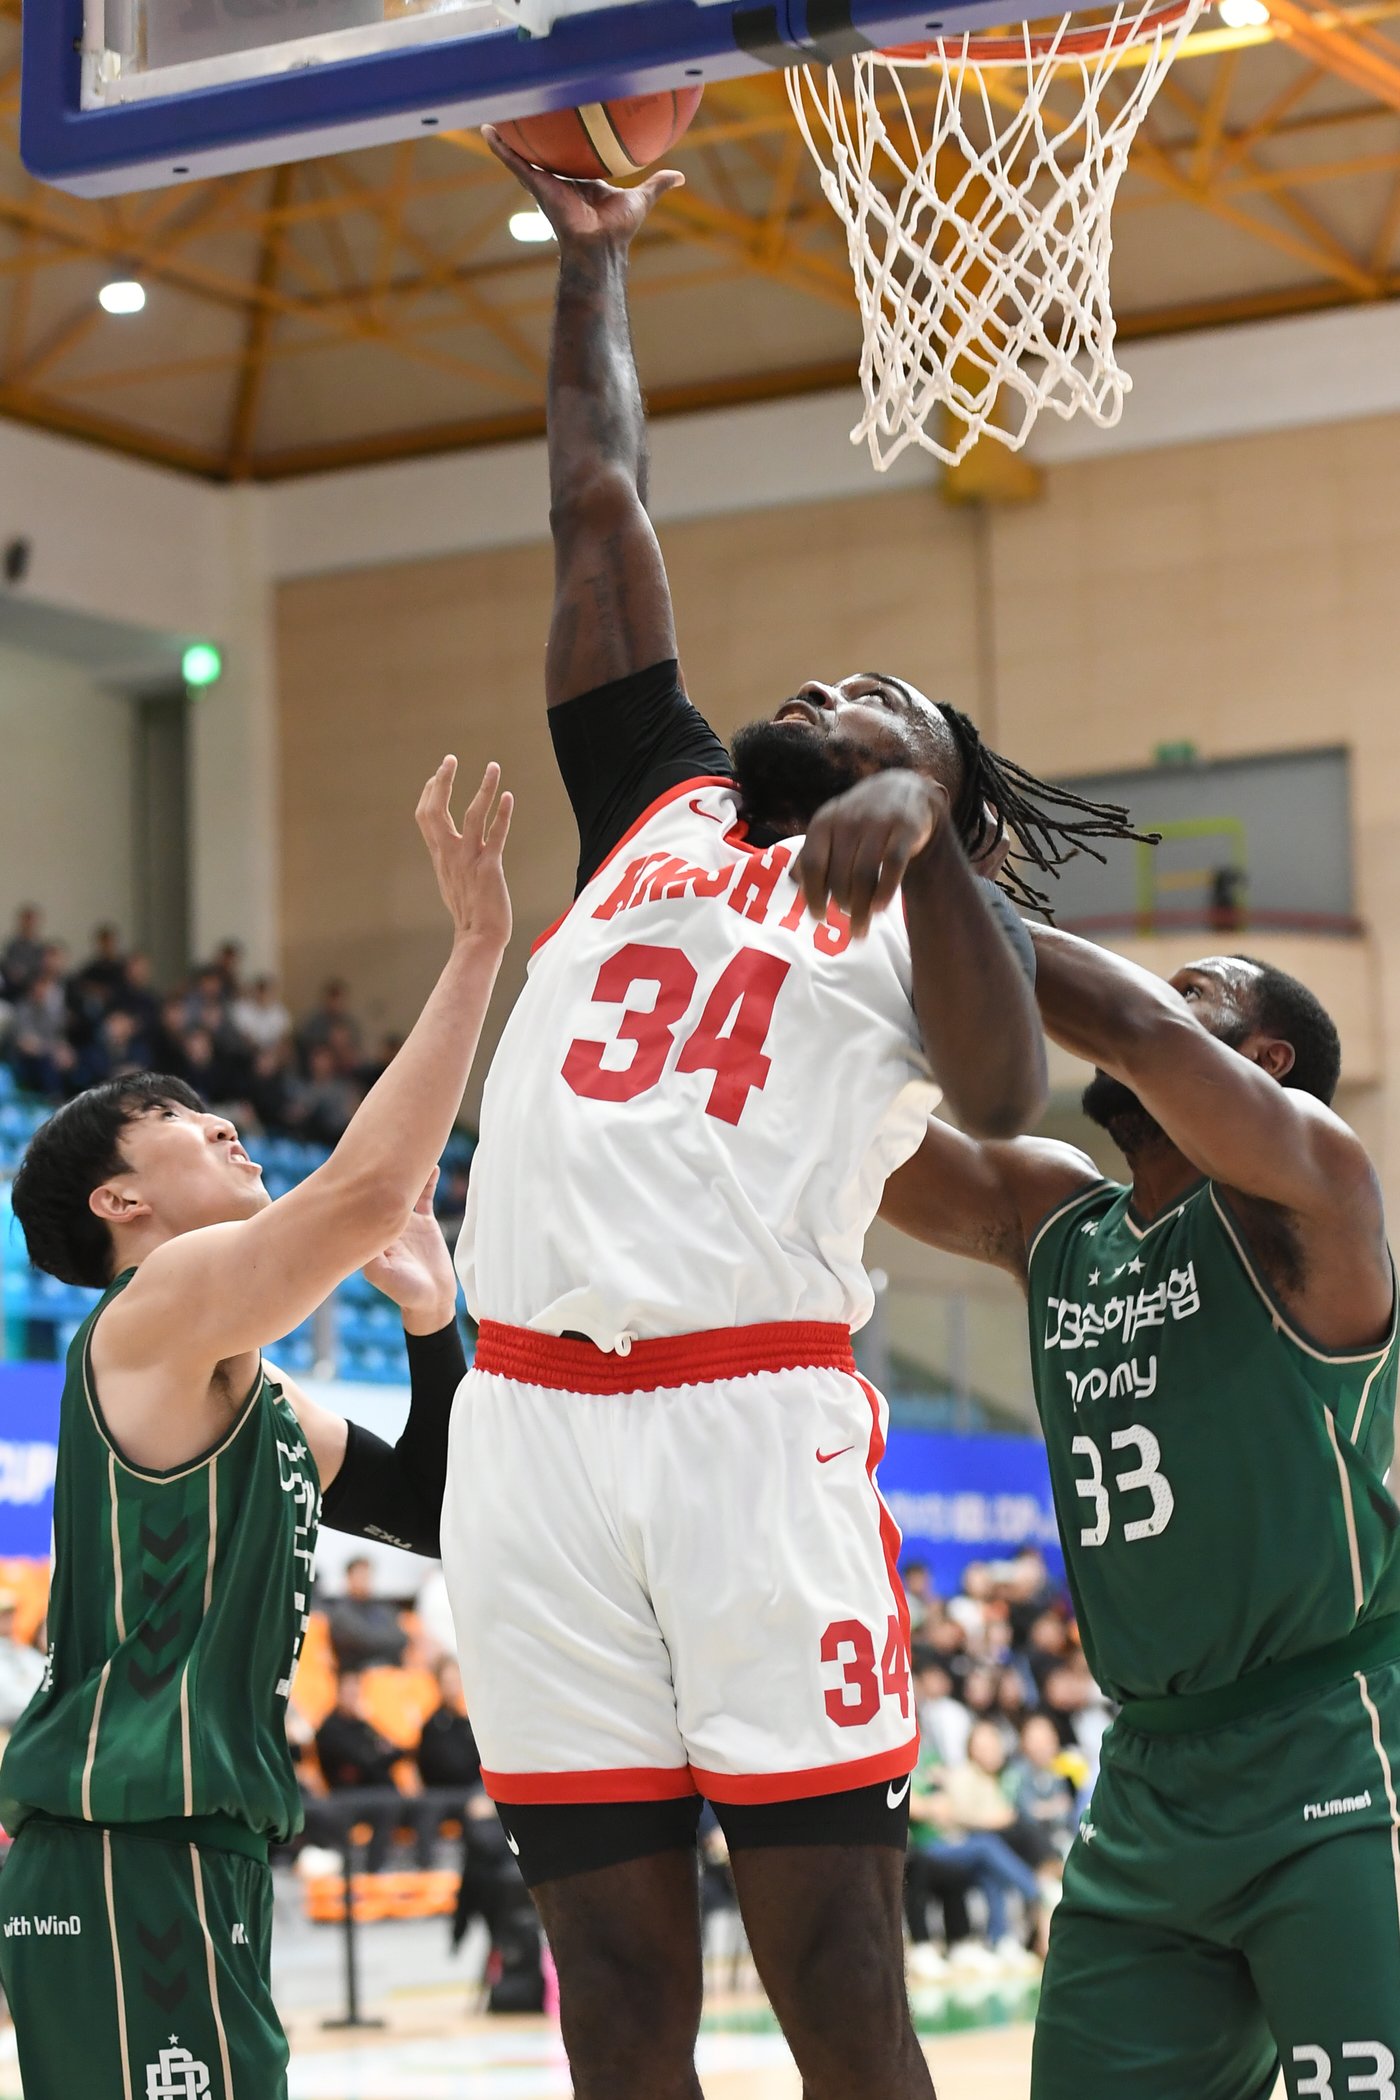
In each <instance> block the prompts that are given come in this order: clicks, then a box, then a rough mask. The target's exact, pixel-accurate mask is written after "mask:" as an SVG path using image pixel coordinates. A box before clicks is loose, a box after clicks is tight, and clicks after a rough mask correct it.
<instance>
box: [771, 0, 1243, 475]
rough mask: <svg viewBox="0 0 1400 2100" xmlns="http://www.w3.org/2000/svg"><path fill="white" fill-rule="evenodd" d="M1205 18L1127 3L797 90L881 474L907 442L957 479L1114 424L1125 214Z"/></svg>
mask: <svg viewBox="0 0 1400 2100" xmlns="http://www.w3.org/2000/svg"><path fill="white" fill-rule="evenodd" d="M1203 5H1204V0H1167V4H1165V5H1163V4H1161V0H1119V5H1118V6H1117V7H1115V8H1114V10H1113V12H1112V14H1111V15H1109V16H1108V17H1106V18H1105V19H1103V20H1101V21H1099V22H1096V23H1090V24H1087V25H1086V24H1083V23H1080V24H1079V25H1078V26H1076V22H1075V19H1074V18H1073V17H1072V16H1068V15H1067V16H1066V17H1065V18H1064V19H1063V20H1062V21H1060V22H1059V23H1057V24H1054V25H1052V26H1049V27H1047V28H1045V29H1042V30H1033V29H1032V28H1031V26H1030V25H1029V24H1028V23H1027V24H1024V25H1023V26H1022V27H1021V28H1020V29H1019V30H1017V31H1013V32H1010V33H1008V34H1004V35H995V36H973V35H967V36H962V37H958V38H954V39H950V40H949V41H947V42H943V41H938V42H935V43H930V44H912V45H906V46H903V47H901V48H899V49H897V50H892V51H883V52H875V53H868V54H865V55H862V56H861V57H859V58H857V59H856V60H855V64H854V75H853V76H852V75H851V74H850V73H849V72H846V73H843V72H841V71H838V70H837V69H836V68H831V69H826V68H820V67H815V66H807V67H803V68H801V69H799V70H796V71H794V72H792V73H790V74H789V75H788V93H789V95H790V97H791V99H792V105H793V109H794V111H795V112H796V115H797V120H798V123H799V124H800V126H801V128H802V133H803V136H804V137H805V139H806V141H807V144H808V146H809V147H810V148H811V151H812V154H813V157H814V159H815V160H816V162H817V165H818V167H819V168H820V169H821V174H822V189H823V190H824V192H825V194H826V196H827V198H828V200H829V201H830V203H831V205H832V207H833V208H834V210H835V211H836V214H837V216H838V217H839V218H840V220H841V221H842V224H843V225H844V226H845V228H846V234H847V242H848V246H849V249H850V256H851V262H852V265H853V267H854V270H855V278H856V292H857V296H858V298H859V301H860V309H861V318H862V321H863V323H864V327H865V350H864V353H863V355H862V358H861V382H862V385H863V388H864V391H865V401H866V408H865V414H864V416H863V417H862V419H861V421H860V423H859V424H858V425H857V426H856V428H855V430H854V431H853V432H852V433H851V437H852V442H853V443H855V444H859V443H860V442H861V441H862V439H863V440H864V441H865V442H866V443H868V445H869V447H870V453H871V457H872V459H873V460H874V462H875V465H876V466H877V467H878V468H879V469H880V470H881V471H882V472H883V471H884V470H885V469H886V468H887V467H889V466H890V465H892V463H893V462H894V461H895V460H896V459H898V458H899V456H900V454H901V453H902V452H903V451H904V450H905V449H906V448H907V447H908V446H910V445H920V446H922V447H923V448H924V450H925V451H928V452H932V453H935V454H936V455H937V456H938V458H939V459H942V460H944V461H946V462H947V463H948V465H949V466H955V465H956V464H957V462H958V461H959V460H961V459H963V458H964V457H965V456H966V455H967V453H968V452H970V451H971V449H972V447H973V445H975V444H976V442H977V440H978V438H979V437H982V436H983V435H986V436H988V437H992V438H995V439H996V440H997V442H998V443H999V444H1003V445H1006V446H1009V447H1010V449H1011V450H1012V451H1018V450H1019V449H1020V447H1021V446H1022V445H1023V444H1024V443H1025V441H1026V439H1027V438H1028V437H1029V435H1030V432H1031V429H1032V427H1033V426H1034V423H1035V420H1036V417H1037V416H1038V415H1039V414H1040V412H1041V410H1042V409H1044V408H1051V409H1053V410H1054V411H1055V413H1056V414H1057V415H1059V416H1063V417H1066V418H1068V417H1070V416H1072V415H1076V414H1078V413H1079V412H1080V411H1083V412H1084V413H1085V414H1086V415H1088V416H1090V417H1091V418H1092V420H1093V421H1094V422H1095V423H1097V424H1099V425H1100V426H1101V427H1102V428H1104V429H1111V428H1112V426H1113V425H1114V424H1115V423H1116V422H1117V421H1118V418H1119V416H1120V415H1121V414H1122V412H1123V396H1124V395H1125V394H1126V393H1127V392H1128V391H1129V389H1130V388H1131V386H1132V381H1131V379H1130V378H1129V377H1128V374H1127V373H1126V372H1125V371H1123V369H1122V367H1121V366H1120V365H1119V364H1118V362H1117V359H1116V357H1115V355H1114V339H1115V325H1114V319H1113V308H1112V304H1111V302H1110V299H1109V282H1108V266H1109V258H1110V255H1111V253H1112V248H1113V237H1112V230H1111V224H1110V219H1111V213H1112V209H1113V200H1114V197H1115V196H1116V194H1117V190H1118V184H1119V181H1120V180H1121V178H1122V174H1123V169H1124V167H1125V165H1126V163H1127V157H1128V152H1129V149H1130V147H1131V146H1132V143H1133V140H1134V138H1135V137H1136V136H1137V132H1138V128H1139V126H1140V125H1141V123H1142V120H1143V118H1144V117H1145V116H1146V114H1147V111H1148V109H1149V108H1150V106H1151V104H1152V99H1153V97H1154V96H1155V94H1156V93H1157V90H1158V88H1159V87H1160V86H1161V84H1162V80H1163V78H1164V76H1165V74H1166V71H1167V68H1168V66H1170V64H1171V63H1172V60H1173V59H1174V58H1175V57H1176V54H1177V52H1178V50H1179V49H1180V47H1181V44H1182V42H1183V41H1184V39H1185V38H1186V37H1187V36H1188V35H1189V34H1190V31H1191V29H1192V27H1193V25H1194V24H1195V22H1196V19H1197V17H1198V16H1199V14H1200V13H1201V9H1202V6H1203Z"/></svg>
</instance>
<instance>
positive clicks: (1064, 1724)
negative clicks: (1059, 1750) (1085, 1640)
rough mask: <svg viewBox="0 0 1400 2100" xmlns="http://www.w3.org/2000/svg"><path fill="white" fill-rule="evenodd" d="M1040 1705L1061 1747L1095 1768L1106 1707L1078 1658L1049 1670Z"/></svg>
mask: <svg viewBox="0 0 1400 2100" xmlns="http://www.w3.org/2000/svg"><path fill="white" fill-rule="evenodd" d="M1041 1704H1042V1707H1043V1709H1044V1711H1045V1712H1046V1713H1047V1714H1049V1716H1050V1718H1051V1720H1052V1721H1053V1722H1054V1724H1055V1728H1056V1731H1057V1732H1058V1734H1059V1738H1060V1742H1061V1745H1062V1747H1063V1748H1065V1749H1066V1750H1079V1751H1082V1752H1083V1754H1084V1757H1085V1759H1086V1761H1087V1763H1088V1765H1089V1767H1090V1768H1091V1769H1093V1768H1094V1767H1096V1766H1097V1764H1098V1757H1099V1745H1100V1743H1102V1741H1103V1738H1104V1733H1105V1731H1106V1729H1107V1727H1108V1723H1109V1717H1110V1716H1109V1706H1108V1702H1107V1700H1106V1699H1105V1698H1104V1696H1103V1693H1102V1692H1101V1691H1100V1690H1099V1688H1098V1686H1097V1685H1096V1684H1095V1682H1094V1680H1093V1678H1092V1676H1091V1675H1090V1673H1089V1667H1088V1664H1087V1663H1086V1662H1085V1661H1084V1659H1083V1657H1082V1656H1081V1657H1078V1658H1076V1659H1075V1660H1074V1661H1072V1662H1068V1663H1065V1664H1063V1665H1062V1666H1061V1668H1059V1669H1057V1670H1052V1671H1051V1673H1050V1675H1049V1676H1048V1677H1047V1678H1046V1680H1045V1690H1044V1693H1043V1694H1042V1699H1041Z"/></svg>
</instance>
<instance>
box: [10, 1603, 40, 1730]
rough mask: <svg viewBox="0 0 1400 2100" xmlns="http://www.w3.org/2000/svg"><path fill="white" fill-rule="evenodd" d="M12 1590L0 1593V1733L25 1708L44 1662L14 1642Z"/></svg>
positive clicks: (15, 1604) (38, 1680)
mask: <svg viewBox="0 0 1400 2100" xmlns="http://www.w3.org/2000/svg"><path fill="white" fill-rule="evenodd" d="M18 1604H19V1599H18V1597H17V1596H16V1595H15V1593H14V1591H13V1590H0V1729H3V1730H4V1731H5V1732H6V1733H8V1731H9V1730H10V1729H11V1728H13V1727H14V1725H15V1722H16V1721H17V1720H18V1719H19V1717H20V1715H21V1714H22V1713H23V1712H24V1709H25V1707H26V1706H28V1704H29V1702H30V1700H31V1699H32V1698H33V1697H34V1694H35V1693H36V1692H37V1691H38V1689H39V1686H40V1685H41V1683H42V1682H43V1678H44V1658H43V1656H42V1655H40V1653H39V1651H38V1649H37V1648H32V1647H29V1646H27V1645H26V1644H25V1642H23V1641H17V1640H16V1639H15V1610H16V1607H17V1606H18Z"/></svg>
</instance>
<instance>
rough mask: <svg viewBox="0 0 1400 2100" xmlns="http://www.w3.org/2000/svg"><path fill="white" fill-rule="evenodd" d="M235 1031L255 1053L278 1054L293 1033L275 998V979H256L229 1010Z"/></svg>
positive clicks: (286, 1012) (290, 1020) (289, 1017)
mask: <svg viewBox="0 0 1400 2100" xmlns="http://www.w3.org/2000/svg"><path fill="white" fill-rule="evenodd" d="M230 1016H231V1018H232V1021H233V1025H234V1027H235V1028H236V1029H237V1030H238V1033H239V1034H240V1035H241V1036H242V1038H243V1040H244V1042H245V1043H247V1044H248V1045H249V1047H250V1048H251V1049H253V1050H255V1051H258V1050H280V1049H281V1047H282V1045H283V1044H284V1043H285V1042H286V1041H287V1040H288V1038H289V1037H290V1035H291V1032H292V1017H291V1015H290V1014H289V1013H288V1011H287V1009H286V1007H285V1006H284V1005H283V1004H282V1001H281V1000H280V999H279V998H278V996H277V979H276V978H275V977H255V978H254V979H253V982H252V984H251V986H250V987H249V989H248V990H247V991H246V992H242V993H240V994H239V996H238V998H236V999H235V1000H234V1002H233V1005H232V1007H231V1008H230Z"/></svg>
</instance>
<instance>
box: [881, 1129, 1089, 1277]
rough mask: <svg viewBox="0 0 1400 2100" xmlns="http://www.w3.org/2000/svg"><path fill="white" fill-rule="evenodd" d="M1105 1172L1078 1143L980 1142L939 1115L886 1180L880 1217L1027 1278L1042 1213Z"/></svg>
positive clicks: (927, 1241)
mask: <svg viewBox="0 0 1400 2100" xmlns="http://www.w3.org/2000/svg"><path fill="white" fill-rule="evenodd" d="M1102 1179H1103V1176H1102V1175H1101V1174H1100V1173H1099V1170H1098V1168H1097V1167H1096V1166H1095V1165H1094V1162H1093V1161H1092V1160H1091V1159H1090V1158H1089V1157H1088V1155H1087V1153H1084V1152H1079V1151H1076V1150H1075V1148H1074V1146H1072V1145H1060V1144H1056V1143H1054V1142H1053V1141H1052V1140H1050V1139H1048V1138H1016V1139H1013V1140H1012V1141H1011V1142H1010V1143H999V1144H982V1143H979V1142H978V1140H977V1139H975V1138H970V1137H965V1136H964V1135H963V1133H962V1131H960V1130H955V1129H954V1128H953V1126H952V1124H951V1123H944V1122H942V1121H940V1120H939V1119H937V1118H935V1119H934V1120H933V1121H932V1122H930V1124H929V1126H928V1129H927V1131H926V1132H925V1134H924V1141H923V1143H922V1144H921V1145H920V1147H919V1149H918V1151H917V1152H916V1153H915V1154H914V1156H913V1158H912V1159H909V1160H906V1161H905V1163H904V1165H903V1166H902V1167H900V1168H898V1169H897V1171H896V1172H895V1173H893V1174H892V1175H891V1176H890V1178H889V1180H888V1181H887V1182H886V1184H885V1194H884V1198H883V1201H882V1202H881V1204H880V1216H881V1217H882V1218H883V1219H884V1220H885V1222H886V1223H887V1224H889V1225H894V1226H896V1227H897V1228H898V1230H899V1231H900V1232H904V1233H907V1234H908V1235H909V1237H910V1238H911V1239H916V1240H922V1241H923V1242H924V1244H925V1245H926V1246H930V1247H937V1248H940V1249H941V1250H942V1251H943V1252H944V1253H945V1254H963V1255H967V1256H969V1257H970V1258H971V1259H972V1260H973V1261H982V1262H987V1263H989V1264H990V1265H991V1266H992V1267H994V1268H998V1269H1006V1270H1008V1271H1009V1272H1010V1274H1011V1275H1013V1276H1015V1277H1016V1278H1017V1279H1018V1281H1024V1279H1025V1274H1026V1250H1027V1247H1028V1246H1029V1244H1030V1240H1031V1236H1032V1234H1033V1233H1034V1232H1035V1230H1036V1227H1037V1226H1038V1225H1039V1224H1040V1222H1041V1220H1042V1219H1044V1218H1046V1217H1048V1216H1049V1214H1050V1213H1051V1211H1053V1210H1055V1209H1056V1208H1057V1207H1058V1206H1059V1205H1060V1204H1061V1203H1066V1202H1068V1201H1069V1199H1070V1198H1071V1197H1072V1196H1074V1195H1076V1194H1078V1193H1079V1192H1080V1191H1081V1190H1083V1189H1086V1188H1092V1187H1094V1186H1095V1184H1096V1183H1098V1182H1100V1181H1102Z"/></svg>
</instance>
